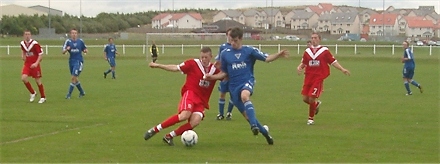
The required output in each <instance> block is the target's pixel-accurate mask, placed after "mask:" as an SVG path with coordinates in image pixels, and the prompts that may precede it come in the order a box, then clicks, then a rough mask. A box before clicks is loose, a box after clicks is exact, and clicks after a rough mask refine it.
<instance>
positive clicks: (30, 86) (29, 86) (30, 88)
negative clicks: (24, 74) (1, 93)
mask: <svg viewBox="0 0 440 164" xmlns="http://www.w3.org/2000/svg"><path fill="white" fill-rule="evenodd" d="M24 85H25V86H26V88H27V90H28V91H29V92H30V93H31V94H35V91H34V89H33V88H32V85H31V83H29V82H27V83H24Z"/></svg>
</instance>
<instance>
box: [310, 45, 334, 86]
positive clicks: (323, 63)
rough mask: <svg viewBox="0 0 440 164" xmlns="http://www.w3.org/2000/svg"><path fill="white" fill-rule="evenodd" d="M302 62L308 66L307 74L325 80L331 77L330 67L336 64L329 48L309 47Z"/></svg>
mask: <svg viewBox="0 0 440 164" xmlns="http://www.w3.org/2000/svg"><path fill="white" fill-rule="evenodd" d="M301 62H302V63H303V64H304V65H306V68H305V72H304V73H305V74H306V75H312V76H318V77H321V78H322V79H323V80H324V79H325V78H327V77H328V76H329V75H330V67H329V65H330V64H332V63H334V62H336V59H335V58H334V57H333V55H332V54H331V53H330V51H329V50H328V48H327V47H322V46H317V47H309V48H307V49H306V51H305V52H304V55H303V57H302V60H301Z"/></svg>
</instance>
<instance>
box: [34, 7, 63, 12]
mask: <svg viewBox="0 0 440 164" xmlns="http://www.w3.org/2000/svg"><path fill="white" fill-rule="evenodd" d="M38 7H41V8H45V9H49V7H46V6H41V5H36V6H30V7H29V8H31V9H35V8H38ZM50 10H54V11H58V12H63V11H61V10H58V9H54V8H52V7H51V8H50Z"/></svg>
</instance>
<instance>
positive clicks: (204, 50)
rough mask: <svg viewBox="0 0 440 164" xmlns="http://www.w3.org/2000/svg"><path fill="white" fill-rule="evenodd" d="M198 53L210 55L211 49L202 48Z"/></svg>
mask: <svg viewBox="0 0 440 164" xmlns="http://www.w3.org/2000/svg"><path fill="white" fill-rule="evenodd" d="M200 52H203V53H212V51H211V48H209V47H202V49H201V50H200Z"/></svg>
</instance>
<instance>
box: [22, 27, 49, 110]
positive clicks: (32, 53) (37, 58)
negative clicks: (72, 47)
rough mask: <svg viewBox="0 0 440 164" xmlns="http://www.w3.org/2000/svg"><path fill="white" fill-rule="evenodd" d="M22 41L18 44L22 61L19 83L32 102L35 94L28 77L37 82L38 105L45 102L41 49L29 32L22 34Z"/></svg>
mask: <svg viewBox="0 0 440 164" xmlns="http://www.w3.org/2000/svg"><path fill="white" fill-rule="evenodd" d="M23 37H24V40H23V41H21V42H20V45H21V50H22V53H21V58H22V59H23V61H24V65H23V69H22V71H21V81H23V83H24V85H25V86H26V88H27V89H28V90H29V92H30V98H29V101H30V102H33V101H34V100H35V96H36V95H37V92H36V91H35V90H34V89H33V88H32V85H31V84H30V83H29V80H28V77H29V76H30V77H32V78H34V79H35V82H37V85H38V90H39V91H40V95H41V98H40V101H38V103H40V104H41V103H44V102H46V95H45V94H44V87H43V83H41V77H42V76H41V67H40V62H41V60H42V59H43V49H41V46H40V44H38V42H37V41H35V40H33V39H32V38H31V37H32V34H31V32H30V31H29V30H25V31H24V32H23Z"/></svg>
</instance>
